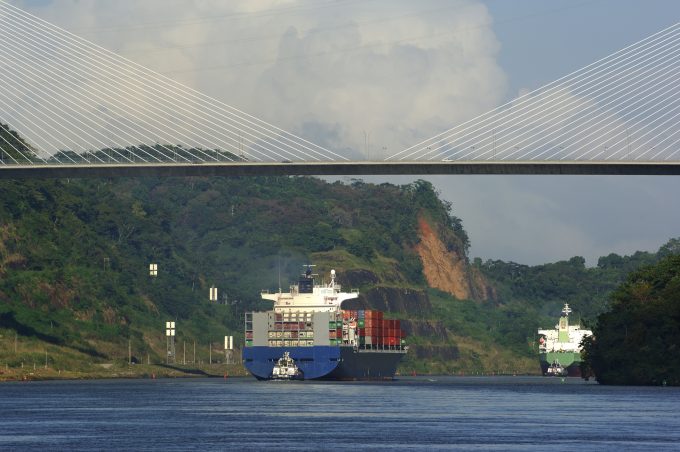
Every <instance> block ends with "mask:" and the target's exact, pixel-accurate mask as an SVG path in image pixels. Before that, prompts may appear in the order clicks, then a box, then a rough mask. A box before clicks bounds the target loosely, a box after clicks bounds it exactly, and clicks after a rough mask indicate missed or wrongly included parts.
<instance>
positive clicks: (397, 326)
mask: <svg viewBox="0 0 680 452" xmlns="http://www.w3.org/2000/svg"><path fill="white" fill-rule="evenodd" d="M394 327H395V328H396V329H401V320H395V321H394Z"/></svg>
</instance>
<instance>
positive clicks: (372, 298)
mask: <svg viewBox="0 0 680 452" xmlns="http://www.w3.org/2000/svg"><path fill="white" fill-rule="evenodd" d="M342 307H343V309H375V310H378V311H383V312H403V313H406V314H409V315H418V314H421V315H422V314H423V313H429V312H431V311H432V304H431V303H430V298H429V297H428V296H427V292H425V291H423V290H413V289H402V288H398V287H374V288H372V289H369V290H368V291H366V292H364V293H362V294H361V295H359V298H357V299H355V300H347V301H346V302H344V303H343V304H342Z"/></svg>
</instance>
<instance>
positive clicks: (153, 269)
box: [149, 264, 158, 277]
mask: <svg viewBox="0 0 680 452" xmlns="http://www.w3.org/2000/svg"><path fill="white" fill-rule="evenodd" d="M149 276H153V277H156V276H158V264H149Z"/></svg>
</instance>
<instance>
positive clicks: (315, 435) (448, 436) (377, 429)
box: [0, 377, 680, 451]
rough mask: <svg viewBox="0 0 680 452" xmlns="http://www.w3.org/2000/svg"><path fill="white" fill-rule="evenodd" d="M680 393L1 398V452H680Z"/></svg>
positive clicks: (101, 389)
mask: <svg viewBox="0 0 680 452" xmlns="http://www.w3.org/2000/svg"><path fill="white" fill-rule="evenodd" d="M679 411H680V388H669V387H652V388H646V387H645V388H643V387H605V386H600V385H598V384H595V383H592V382H590V383H588V382H584V381H583V380H580V379H565V380H562V379H559V378H543V377H476V378H475V377H430V378H427V377H413V378H402V379H400V380H399V381H395V382H390V383H360V382H357V383H354V382H350V383H334V382H321V383H317V382H290V383H285V382H257V381H255V380H253V379H250V378H230V379H226V380H223V379H190V380H187V379H177V380H115V381H113V380H106V381H77V382H63V381H61V382H28V383H26V382H21V383H3V384H0V450H36V449H42V450H202V451H205V450H334V451H338V450H353V451H364V450H371V449H373V450H451V449H458V450H522V451H523V450H541V451H548V450H550V451H559V450H570V451H572V450H598V451H601V450H617V451H619V450H636V451H637V450H655V451H660V450H680V416H678V413H679Z"/></svg>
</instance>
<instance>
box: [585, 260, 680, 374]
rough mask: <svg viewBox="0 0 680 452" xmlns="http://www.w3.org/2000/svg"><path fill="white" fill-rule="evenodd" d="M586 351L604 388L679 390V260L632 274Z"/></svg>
mask: <svg viewBox="0 0 680 452" xmlns="http://www.w3.org/2000/svg"><path fill="white" fill-rule="evenodd" d="M584 345H585V361H584V366H585V369H586V370H587V371H592V372H593V373H594V374H595V376H596V378H597V380H598V381H599V382H600V383H603V384H612V385H673V386H680V256H678V255H669V256H667V257H665V258H663V259H662V260H661V261H660V262H658V263H656V264H655V265H651V266H647V267H644V268H642V269H640V270H637V271H635V272H633V273H632V274H630V276H629V277H628V278H627V280H626V281H625V282H624V283H623V284H622V285H621V286H620V287H619V288H618V289H617V290H616V291H615V292H614V293H613V294H612V296H611V304H610V309H609V310H608V311H607V312H605V313H603V314H601V315H600V316H599V317H598V318H597V323H596V324H595V326H594V328H593V337H591V338H589V339H586V340H585V341H584Z"/></svg>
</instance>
